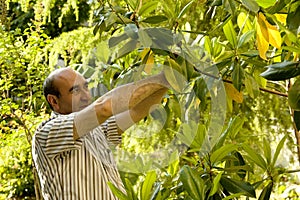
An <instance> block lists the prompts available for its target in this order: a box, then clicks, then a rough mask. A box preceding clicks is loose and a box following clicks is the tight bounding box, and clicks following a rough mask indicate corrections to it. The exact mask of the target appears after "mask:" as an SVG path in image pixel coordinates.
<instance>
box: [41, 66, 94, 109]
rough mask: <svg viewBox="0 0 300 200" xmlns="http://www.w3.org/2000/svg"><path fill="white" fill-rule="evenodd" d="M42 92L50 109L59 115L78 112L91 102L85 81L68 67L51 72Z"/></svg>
mask: <svg viewBox="0 0 300 200" xmlns="http://www.w3.org/2000/svg"><path fill="white" fill-rule="evenodd" d="M43 90H44V95H45V98H46V100H47V102H48V104H49V105H50V108H51V109H52V110H54V111H56V112H59V113H61V114H69V113H71V112H75V111H79V110H81V109H82V108H83V107H86V106H87V105H88V104H89V103H90V100H91V97H90V94H89V91H88V87H87V81H86V80H85V78H84V77H83V76H82V75H81V74H79V73H78V72H76V71H74V70H73V69H71V68H69V67H67V68H60V69H56V70H54V71H53V72H51V73H50V75H49V76H48V77H47V78H46V80H45V81H44V85H43ZM59 103H60V104H59Z"/></svg>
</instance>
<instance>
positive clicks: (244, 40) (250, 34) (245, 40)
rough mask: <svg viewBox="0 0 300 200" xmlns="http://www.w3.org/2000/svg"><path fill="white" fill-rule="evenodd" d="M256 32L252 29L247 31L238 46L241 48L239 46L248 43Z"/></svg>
mask: <svg viewBox="0 0 300 200" xmlns="http://www.w3.org/2000/svg"><path fill="white" fill-rule="evenodd" d="M254 33H255V31H254V30H250V31H247V32H246V33H244V34H243V35H242V36H241V37H240V38H239V42H238V45H237V47H238V48H239V47H241V46H243V45H244V44H247V43H248V42H249V41H250V40H251V38H253V36H254Z"/></svg>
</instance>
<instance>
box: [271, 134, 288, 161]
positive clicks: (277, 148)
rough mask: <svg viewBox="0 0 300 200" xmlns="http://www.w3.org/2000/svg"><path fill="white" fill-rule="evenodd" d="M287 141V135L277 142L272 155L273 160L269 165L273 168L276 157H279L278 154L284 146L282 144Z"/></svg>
mask: <svg viewBox="0 0 300 200" xmlns="http://www.w3.org/2000/svg"><path fill="white" fill-rule="evenodd" d="M286 139H287V135H285V136H284V137H283V138H282V139H281V140H280V142H279V144H278V145H277V147H276V150H275V153H274V155H273V160H272V163H271V166H275V164H276V161H277V159H278V156H279V153H280V151H281V150H282V148H283V146H284V143H285V140H286Z"/></svg>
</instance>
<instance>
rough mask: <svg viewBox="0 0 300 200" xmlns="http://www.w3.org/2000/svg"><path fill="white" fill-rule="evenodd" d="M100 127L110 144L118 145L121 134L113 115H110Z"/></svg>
mask: <svg viewBox="0 0 300 200" xmlns="http://www.w3.org/2000/svg"><path fill="white" fill-rule="evenodd" d="M101 128H102V130H103V132H104V135H105V136H106V139H107V141H108V143H109V144H110V145H118V144H120V143H121V141H122V136H121V135H120V134H119V132H118V125H117V123H116V119H115V117H111V118H109V119H108V120H106V121H105V123H103V124H102V125H101Z"/></svg>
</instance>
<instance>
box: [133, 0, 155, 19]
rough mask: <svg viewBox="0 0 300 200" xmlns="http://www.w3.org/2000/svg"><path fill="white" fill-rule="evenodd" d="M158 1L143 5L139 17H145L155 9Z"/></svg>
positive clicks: (147, 2)
mask: <svg viewBox="0 0 300 200" xmlns="http://www.w3.org/2000/svg"><path fill="white" fill-rule="evenodd" d="M158 3H159V1H146V2H145V3H143V5H142V7H141V8H140V10H139V12H138V14H139V16H143V15H147V14H149V13H151V12H152V11H154V10H155V9H156V8H157V5H158Z"/></svg>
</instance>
